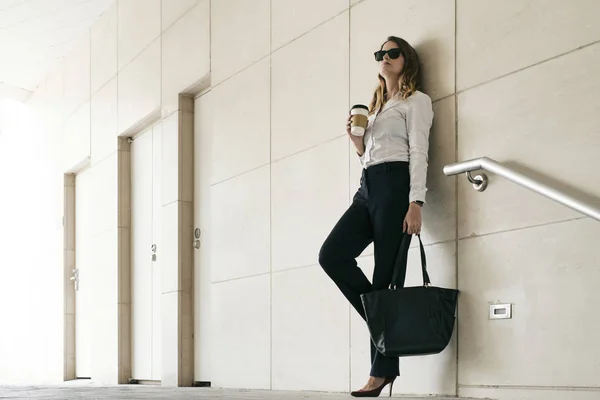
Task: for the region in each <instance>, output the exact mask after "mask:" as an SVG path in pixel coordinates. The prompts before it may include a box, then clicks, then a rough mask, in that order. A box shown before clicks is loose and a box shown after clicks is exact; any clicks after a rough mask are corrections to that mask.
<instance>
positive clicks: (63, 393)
mask: <svg viewBox="0 0 600 400" xmlns="http://www.w3.org/2000/svg"><path fill="white" fill-rule="evenodd" d="M384 394H385V396H384ZM381 397H382V398H385V397H387V392H386V391H385V390H384V392H382V396H381ZM394 397H396V398H402V399H404V400H423V397H420V398H415V397H402V396H396V395H395V396H394ZM351 398H353V397H351V396H350V395H349V394H347V393H319V392H275V391H259V390H238V389H227V390H223V389H208V388H163V387H160V386H143V385H121V386H112V387H101V386H93V385H68V384H67V385H60V386H43V387H41V386H0V399H3V400H4V399H55V400H60V399H64V400H71V399H86V400H91V399H106V400H108V399H110V400H125V399H127V400H131V399H140V400H141V399H144V400H145V399H171V400H188V399H189V400H191V399H199V400H242V399H248V400H342V399H344V400H347V399H351ZM427 398H428V399H430V400H433V399H437V400H450V399H452V398H448V397H427ZM454 399H455V398H454ZM463 400H466V399H463Z"/></svg>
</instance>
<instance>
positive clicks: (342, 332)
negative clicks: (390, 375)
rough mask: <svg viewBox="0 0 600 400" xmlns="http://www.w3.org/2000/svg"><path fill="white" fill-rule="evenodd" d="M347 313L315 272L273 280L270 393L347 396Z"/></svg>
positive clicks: (324, 278)
mask: <svg viewBox="0 0 600 400" xmlns="http://www.w3.org/2000/svg"><path fill="white" fill-rule="evenodd" d="M348 308H349V305H348V302H347V301H346V299H345V298H344V297H343V295H342V294H341V293H340V292H339V290H338V288H337V287H336V286H335V284H334V283H333V282H331V280H330V279H329V277H328V276H327V274H325V272H324V271H323V270H322V269H321V267H320V266H311V267H307V268H298V269H294V270H290V271H284V272H278V273H275V274H273V389H275V390H320V391H335V392H345V391H347V390H348V378H349V376H348V371H349V357H348V352H349V344H350V343H349V340H350V331H349V314H348Z"/></svg>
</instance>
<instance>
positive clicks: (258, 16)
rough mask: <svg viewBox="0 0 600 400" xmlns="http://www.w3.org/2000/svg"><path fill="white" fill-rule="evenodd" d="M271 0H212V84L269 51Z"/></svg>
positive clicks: (248, 64) (231, 74)
mask: <svg viewBox="0 0 600 400" xmlns="http://www.w3.org/2000/svg"><path fill="white" fill-rule="evenodd" d="M270 4H271V1H270V0H253V1H247V0H219V1H212V2H211V17H210V20H211V24H210V25H211V81H212V84H213V85H214V84H216V83H219V82H222V81H223V80H225V79H227V78H230V77H231V76H233V75H234V74H235V73H237V72H239V71H241V70H243V69H244V68H246V67H248V66H250V65H251V64H253V63H255V62H256V61H258V60H260V59H261V58H263V57H264V56H266V55H268V54H269V51H270V37H269V35H270Z"/></svg>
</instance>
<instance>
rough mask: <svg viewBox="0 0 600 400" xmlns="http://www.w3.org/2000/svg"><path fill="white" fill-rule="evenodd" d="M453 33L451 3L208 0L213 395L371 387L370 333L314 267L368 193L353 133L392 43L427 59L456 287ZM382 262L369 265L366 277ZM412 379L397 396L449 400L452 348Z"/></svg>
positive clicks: (435, 225) (436, 258)
mask: <svg viewBox="0 0 600 400" xmlns="http://www.w3.org/2000/svg"><path fill="white" fill-rule="evenodd" d="M269 3H270V5H269ZM354 3H360V4H354ZM250 4H252V6H251V5H250ZM351 5H352V7H350V6H351ZM406 10H410V13H407V12H406ZM269 21H270V24H271V25H270V29H268V27H269ZM373 21H377V22H376V23H374V22H373ZM454 23H455V18H454V5H453V3H451V2H443V3H440V2H437V1H427V2H423V1H403V2H399V1H377V0H368V1H364V2H352V3H351V2H349V1H347V0H335V1H333V0H332V1H327V2H323V1H316V0H315V1H301V2H300V1H286V0H273V1H271V2H269V1H267V0H262V1H253V2H247V1H244V0H237V1H235V0H223V1H214V2H213V4H212V12H211V28H212V35H211V38H212V41H211V54H212V63H211V76H212V78H213V79H212V89H211V91H210V92H209V93H208V94H207V95H205V96H203V97H201V99H202V101H203V104H204V105H205V106H210V107H212V109H213V110H214V112H213V113H212V121H211V125H209V126H212V133H213V136H212V142H213V146H212V159H213V163H212V165H211V171H212V174H211V175H212V178H211V182H212V186H211V201H210V204H211V206H210V207H211V216H212V220H211V229H212V230H211V231H210V232H208V235H209V236H210V238H211V248H210V252H211V258H210V267H211V281H212V288H211V298H210V302H211V308H212V310H213V316H214V322H213V325H212V329H213V331H214V335H213V336H211V338H212V339H213V340H212V348H211V354H212V357H211V368H209V370H210V371H211V372H212V373H211V374H207V375H206V376H207V377H209V378H210V380H212V382H213V384H215V385H217V386H227V387H251V388H272V389H283V390H302V389H308V390H332V391H348V390H349V389H351V388H356V387H360V386H362V385H363V384H364V382H365V381H366V379H367V377H368V372H369V362H368V358H369V356H368V346H369V337H368V332H367V330H366V327H365V326H364V324H363V323H362V322H361V321H360V320H359V318H357V316H356V315H355V313H354V312H353V311H351V310H350V308H349V306H348V304H347V302H346V301H345V299H344V298H343V297H342V295H341V294H340V293H339V291H338V289H337V288H336V287H335V286H334V285H333V284H332V283H331V282H330V281H329V279H328V278H327V276H326V275H325V274H324V273H323V272H322V270H321V268H320V267H319V266H318V265H317V255H318V251H319V247H320V245H321V243H322V242H323V240H324V239H325V237H326V236H327V234H328V233H329V231H330V229H331V228H332V227H333V225H334V224H335V222H336V221H337V219H338V218H339V217H340V216H341V214H342V213H343V212H344V211H345V209H346V207H347V206H348V205H349V201H350V198H351V196H352V195H353V194H354V191H355V190H356V189H357V186H358V179H359V176H360V165H359V163H358V160H357V157H356V155H355V154H354V152H353V151H351V148H350V145H349V143H348V139H347V138H346V134H345V131H344V122H343V121H344V120H345V118H346V115H347V113H348V109H349V106H350V105H351V104H353V103H355V102H362V103H365V102H368V101H370V98H371V95H372V90H373V88H374V85H375V84H376V82H377V78H376V77H377V63H376V62H375V61H374V60H373V56H372V53H373V52H374V51H375V50H376V49H377V48H378V46H380V45H381V42H382V41H383V40H385V38H386V37H387V36H388V35H392V34H394V35H399V36H404V37H406V39H408V40H409V41H410V42H412V43H414V45H415V46H416V47H417V49H418V50H419V52H420V54H422V57H423V61H424V65H425V72H426V74H425V76H426V91H427V92H428V93H429V94H430V95H431V97H432V99H433V100H434V108H435V112H436V122H435V127H434V129H433V135H432V160H431V165H432V167H431V171H430V174H429V175H430V189H431V192H430V193H431V195H430V203H431V204H430V205H429V206H428V207H427V208H426V210H425V218H426V221H427V223H426V228H425V234H424V238H425V240H426V243H427V245H428V246H427V248H428V253H429V257H430V263H431V266H432V276H434V279H435V281H436V283H438V284H441V285H446V286H455V285H456V274H455V271H456V241H455V239H456V222H455V221H456V212H455V210H456V203H455V179H453V178H445V177H442V173H441V168H442V166H443V165H444V164H446V163H450V162H453V161H454V160H455V128H454V126H455V123H454V121H455V101H454V98H453V97H452V95H453V92H454ZM234 48H235V49H237V48H242V49H243V50H242V51H241V52H231V51H228V50H231V49H234ZM372 254H373V249H372V247H369V248H368V249H367V250H366V251H365V253H364V254H363V256H364V257H362V258H361V259H360V265H361V267H362V268H364V269H365V271H366V272H367V273H368V274H370V271H372V268H373V265H372ZM415 255H416V253H411V257H412V258H411V266H412V267H413V269H411V272H410V274H409V277H408V282H410V283H411V284H417V283H418V282H419V277H418V274H417V271H418V270H417V269H416V262H417V259H416V258H415V257H414V256H415ZM228 354H230V355H231V356H233V357H234V361H233V360H232V358H231V357H229V356H227V355H228ZM401 370H402V376H401V378H400V382H399V384H397V386H396V391H397V393H414V394H439V393H442V394H454V393H455V392H456V344H455V341H454V340H453V342H452V344H451V345H450V346H449V347H448V349H447V350H446V351H444V352H443V353H442V354H440V355H436V356H431V357H425V358H412V359H406V360H402V363H401Z"/></svg>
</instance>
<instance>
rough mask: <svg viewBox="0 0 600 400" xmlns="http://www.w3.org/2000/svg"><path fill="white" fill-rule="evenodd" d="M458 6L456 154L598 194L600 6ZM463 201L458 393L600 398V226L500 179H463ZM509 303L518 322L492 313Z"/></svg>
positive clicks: (462, 2) (463, 0)
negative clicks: (485, 185)
mask: <svg viewBox="0 0 600 400" xmlns="http://www.w3.org/2000/svg"><path fill="white" fill-rule="evenodd" d="M457 7H458V8H457V38H456V40H457V87H458V90H459V91H460V94H459V95H458V99H457V104H458V108H457V110H458V158H459V159H468V158H471V157H477V156H482V155H486V156H489V157H492V158H495V159H497V160H498V161H502V162H505V163H507V164H509V165H511V166H514V167H515V168H517V169H518V170H519V171H521V172H524V173H531V174H532V175H533V176H535V177H538V178H539V179H541V180H542V181H543V182H545V183H549V184H551V185H553V186H555V187H557V188H559V189H561V190H566V191H568V192H569V193H571V194H573V195H575V196H577V197H580V198H582V199H588V198H591V201H592V202H593V203H595V204H596V205H597V206H600V200H599V199H600V190H599V186H598V185H597V184H596V182H598V181H599V178H600V172H599V171H600V168H599V167H600V159H599V158H598V154H600V130H599V128H598V127H599V126H600V117H599V114H598V112H597V111H598V102H599V101H600V95H599V93H600V91H599V90H598V89H599V88H600V78H599V76H598V73H597V70H598V68H597V65H598V62H599V57H600V43H599V40H600V28H599V27H598V26H597V24H595V23H593V22H592V21H595V20H596V17H597V16H598V15H600V4H599V3H598V2H595V1H578V2H570V3H569V2H561V1H542V0H539V1H529V2H509V3H507V2H502V3H500V2H494V1H470V0H459V1H458V3H457ZM458 204H459V207H458V234H459V239H460V240H459V243H458V282H459V288H460V289H461V290H462V291H463V296H462V298H461V302H460V306H459V320H458V321H459V322H458V328H459V348H460V351H459V358H458V359H459V384H460V394H462V395H465V396H470V395H473V396H478V397H479V396H480V397H483V396H486V397H491V398H501V399H522V398H529V399H536V400H537V399H567V398H568V399H571V398H572V399H596V398H598V397H600V388H599V387H598V376H599V375H600V369H599V366H600V364H599V362H600V352H598V350H597V349H596V346H594V345H593V344H592V343H593V342H594V341H595V338H596V337H598V335H599V334H600V324H598V321H597V319H596V318H594V315H595V310H596V305H595V301H594V300H593V293H594V292H595V288H596V287H597V286H598V284H599V283H600V275H599V274H598V268H597V264H598V262H597V260H598V258H599V256H600V252H599V250H598V246H596V245H595V244H594V243H596V242H597V238H598V237H600V236H599V234H600V224H599V223H598V222H597V221H593V220H589V219H587V218H582V217H581V216H580V215H579V214H577V213H576V212H573V211H570V210H568V209H566V208H564V207H562V206H559V205H556V204H553V203H552V202H550V201H549V200H546V199H544V198H542V197H540V196H538V195H535V194H532V193H530V192H528V191H527V190H525V189H522V188H519V187H517V186H515V185H513V184H510V183H508V182H506V181H503V180H502V179H499V178H496V177H492V183H491V186H490V188H489V189H488V190H487V191H486V192H485V193H483V194H479V193H477V192H475V191H473V190H472V189H470V188H469V185H468V184H467V182H466V181H465V180H464V179H460V181H459V186H458ZM498 301H500V302H512V303H514V318H513V319H512V320H510V321H496V322H492V321H488V320H487V319H486V312H487V310H486V306H487V304H488V303H494V302H498ZM572 388H575V389H576V391H572ZM542 389H545V390H542Z"/></svg>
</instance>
